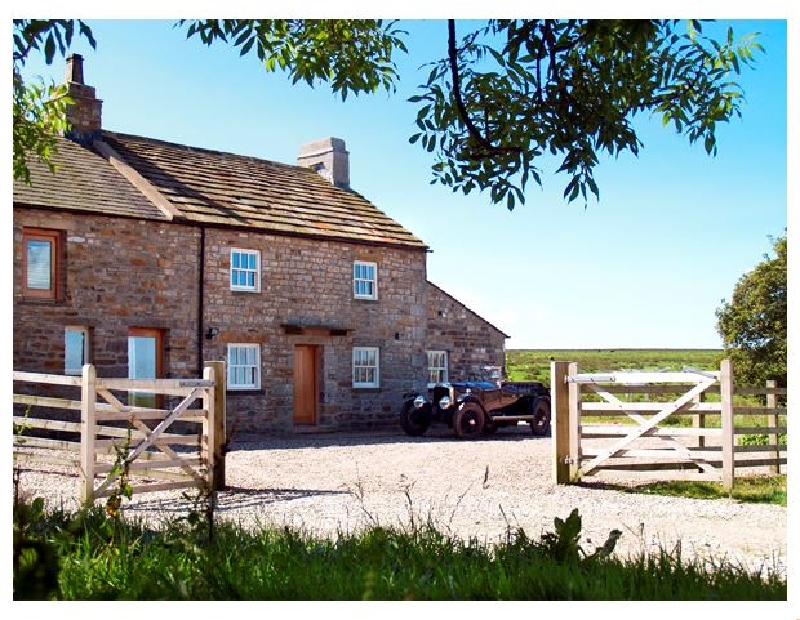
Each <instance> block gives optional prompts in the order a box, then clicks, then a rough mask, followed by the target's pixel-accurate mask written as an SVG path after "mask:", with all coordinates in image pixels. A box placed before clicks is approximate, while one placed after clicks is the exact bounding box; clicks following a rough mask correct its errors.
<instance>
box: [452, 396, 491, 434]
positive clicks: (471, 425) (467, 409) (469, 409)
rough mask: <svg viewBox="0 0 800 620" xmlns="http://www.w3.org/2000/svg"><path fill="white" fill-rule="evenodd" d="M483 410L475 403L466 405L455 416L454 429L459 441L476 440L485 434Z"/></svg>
mask: <svg viewBox="0 0 800 620" xmlns="http://www.w3.org/2000/svg"><path fill="white" fill-rule="evenodd" d="M483 425H484V416H483V409H481V408H480V407H479V406H478V405H476V404H475V403H466V404H464V405H462V406H461V408H460V409H459V410H458V411H456V414H455V416H453V428H454V429H455V431H456V437H458V438H459V439H475V438H476V437H480V435H481V434H482V433H483Z"/></svg>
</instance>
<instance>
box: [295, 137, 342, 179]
mask: <svg viewBox="0 0 800 620" xmlns="http://www.w3.org/2000/svg"><path fill="white" fill-rule="evenodd" d="M297 165H298V166H305V167H306V168H312V169H314V170H316V171H317V172H319V174H321V175H322V176H323V177H325V178H326V179H327V180H328V181H330V182H331V183H333V184H334V185H335V186H336V187H341V188H342V189H350V153H348V152H347V149H346V148H345V144H344V140H342V139H340V138H325V139H324V140H316V141H314V142H309V143H308V144H304V145H303V146H301V147H300V155H299V156H298V157H297Z"/></svg>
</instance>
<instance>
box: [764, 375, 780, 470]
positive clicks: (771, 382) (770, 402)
mask: <svg viewBox="0 0 800 620" xmlns="http://www.w3.org/2000/svg"><path fill="white" fill-rule="evenodd" d="M776 387H778V382H777V381H775V379H767V390H768V391H767V408H768V409H772V410H773V412H772V413H770V414H769V415H768V416H767V426H772V427H778V426H780V422H779V421H778V414H777V413H775V409H776V408H777V407H778V397H777V395H776V394H775V392H770V391H769V390H770V388H772V389H775V388H776ZM778 439H779V438H778V433H770V434H769V445H771V446H775V463H773V464H772V465H770V466H769V470H770V472H772V473H773V474H780V473H781V463H780V458H781V451H780V448H779V444H778Z"/></svg>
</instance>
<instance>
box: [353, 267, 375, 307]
mask: <svg viewBox="0 0 800 620" xmlns="http://www.w3.org/2000/svg"><path fill="white" fill-rule="evenodd" d="M359 267H371V268H372V274H373V277H372V278H371V279H369V278H359V277H356V276H357V273H356V272H357V269H358V268H359ZM360 283H371V284H372V294H369V293H366V294H365V293H359V292H358V288H359V287H358V285H359V284H360ZM367 288H368V287H367ZM353 298H354V299H378V263H370V262H367V261H363V260H357V261H353Z"/></svg>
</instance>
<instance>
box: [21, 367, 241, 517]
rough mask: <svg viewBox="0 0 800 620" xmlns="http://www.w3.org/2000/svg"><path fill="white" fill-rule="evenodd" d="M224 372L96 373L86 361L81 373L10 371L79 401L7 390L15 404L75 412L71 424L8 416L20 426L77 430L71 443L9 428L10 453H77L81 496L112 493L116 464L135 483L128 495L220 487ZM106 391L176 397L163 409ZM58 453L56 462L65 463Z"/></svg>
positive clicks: (88, 499)
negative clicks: (190, 375)
mask: <svg viewBox="0 0 800 620" xmlns="http://www.w3.org/2000/svg"><path fill="white" fill-rule="evenodd" d="M225 378H226V377H225V363H224V362H208V363H207V365H206V368H205V371H204V375H203V378H202V379H152V380H151V379H101V378H98V377H97V376H96V371H95V368H94V366H92V365H89V364H87V365H85V366H84V367H83V372H82V376H81V377H69V376H61V375H43V374H38V373H27V372H16V371H15V372H14V381H16V382H24V383H37V384H51V385H53V384H55V385H60V386H74V387H80V392H81V394H80V400H76V399H70V398H56V397H48V396H39V395H32V394H17V393H15V394H14V402H15V403H18V404H22V405H29V406H36V407H51V408H57V409H60V410H79V411H80V422H79V423H78V422H73V421H65V420H58V419H36V418H31V417H30V416H18V415H16V416H14V423H15V426H17V427H18V428H21V429H24V428H33V429H43V430H45V431H57V432H59V433H79V435H80V438H79V439H80V440H79V442H78V441H64V440H55V439H48V438H39V437H28V436H25V433H24V431H23V432H20V433H19V434H18V436H17V435H16V434H15V440H14V444H15V445H14V452H15V458H17V457H18V458H28V459H31V460H33V461H34V462H35V461H40V462H43V463H44V462H48V461H49V462H50V463H53V462H55V461H54V460H53V458H52V457H48V456H47V455H42V454H41V452H42V450H41V449H42V448H44V449H48V448H49V449H50V451H51V452H52V450H53V449H56V450H66V451H68V452H69V451H71V452H78V453H79V458H78V459H72V461H73V462H74V463H75V464H76V465H78V467H79V471H80V478H81V490H80V496H81V500H82V501H86V502H91V501H93V500H94V499H96V498H99V497H106V496H108V495H110V494H112V493H113V492H114V489H113V484H114V482H115V481H116V480H117V478H118V475H119V470H120V469H124V470H127V472H128V474H129V475H130V477H131V478H132V479H134V480H136V481H137V482H136V483H135V484H134V485H133V491H134V492H135V493H141V492H147V491H163V490H170V489H181V488H192V487H193V488H205V489H213V488H220V487H221V486H224V484H225V482H224V475H225V474H224V453H223V450H222V446H223V445H224V442H225ZM114 391H116V392H126V393H128V394H130V393H132V392H142V391H144V392H149V393H153V394H163V395H165V396H166V397H172V400H173V401H175V400H178V399H180V402H178V403H177V404H176V405H175V406H174V407H171V408H168V409H154V408H147V407H139V406H132V405H126V404H124V403H123V402H122V401H123V400H125V398H124V396H122V395H115V394H114ZM196 403H199V407H198V406H197V404H196ZM192 405H194V408H192ZM176 422H181V423H189V424H190V425H191V424H194V425H195V428H196V429H197V430H196V431H195V432H190V431H188V430H183V431H181V432H167V431H168V429H170V427H171V426H173V425H176ZM184 426H186V424H184ZM173 430H174V429H173ZM30 449H33V450H34V451H35V450H36V449H39V450H38V452H39V453H38V454H37V453H36V452H32V451H31V450H30ZM61 458H62V460H61V464H65V461H66V463H69V461H70V459H69V458H68V459H63V457H61ZM144 480H149V481H148V482H145V481H144ZM158 480H161V481H158ZM164 480H166V481H164Z"/></svg>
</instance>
